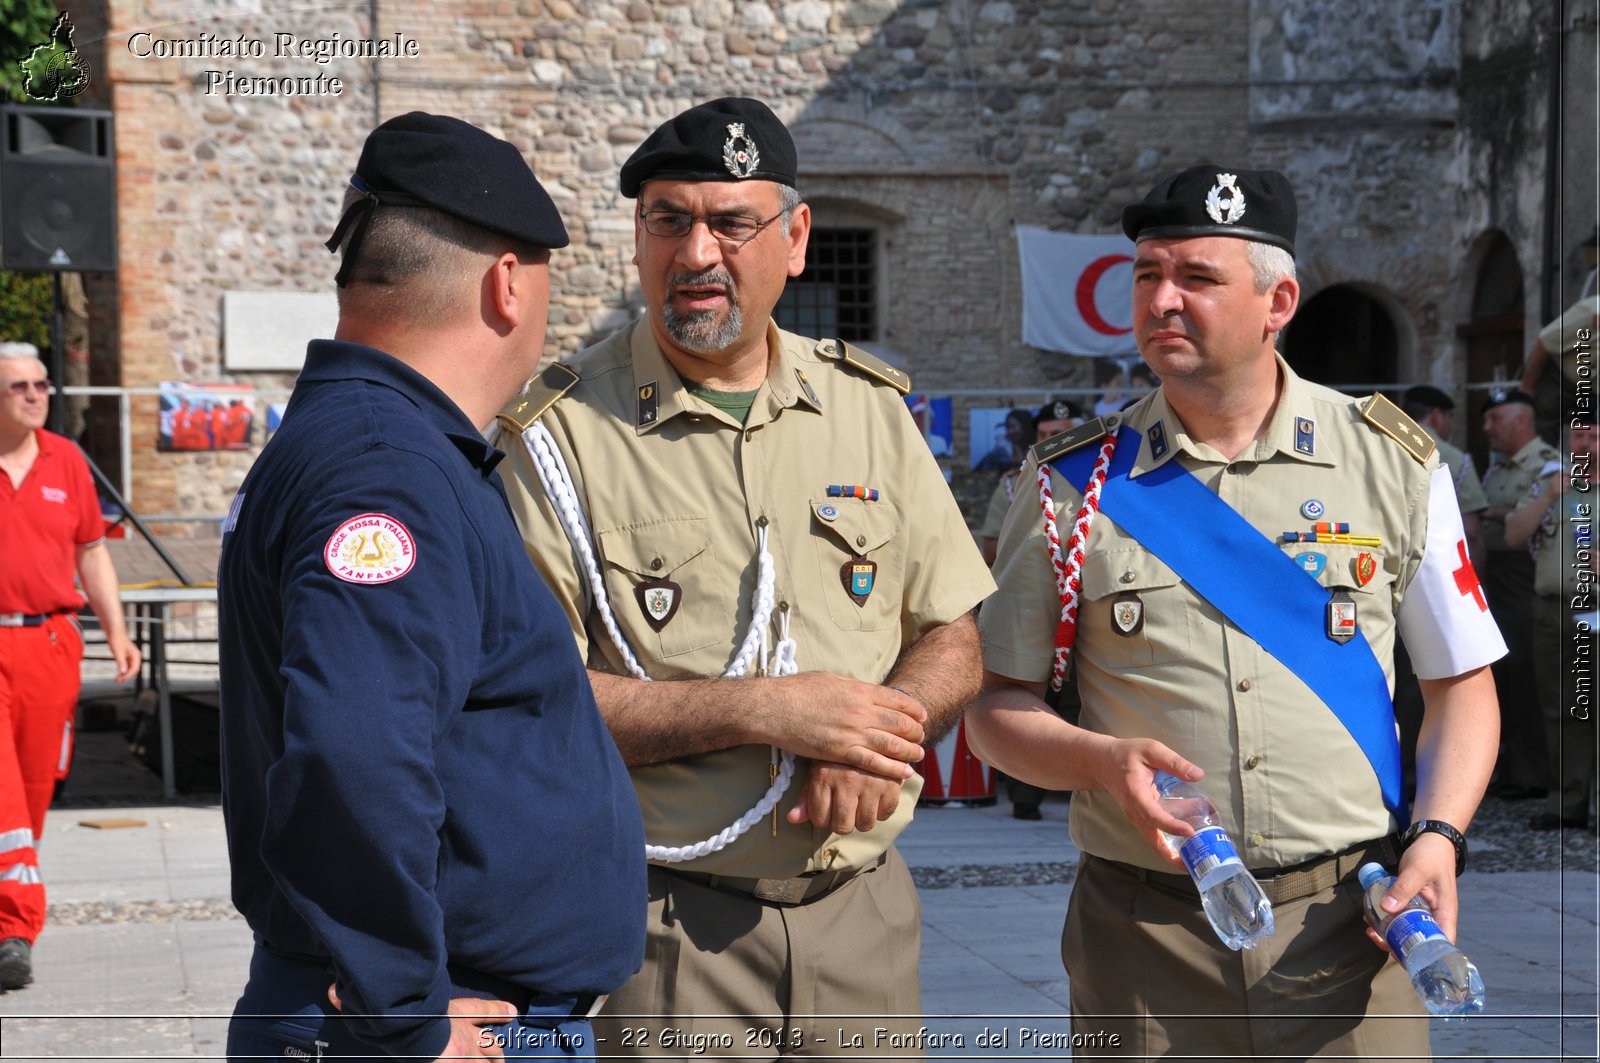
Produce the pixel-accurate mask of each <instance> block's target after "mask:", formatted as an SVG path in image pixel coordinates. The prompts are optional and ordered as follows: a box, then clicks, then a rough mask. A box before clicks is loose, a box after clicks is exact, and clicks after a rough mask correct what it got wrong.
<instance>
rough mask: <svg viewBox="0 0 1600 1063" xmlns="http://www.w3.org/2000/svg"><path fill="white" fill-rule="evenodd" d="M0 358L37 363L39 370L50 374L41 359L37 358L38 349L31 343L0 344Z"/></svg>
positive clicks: (13, 341) (12, 341)
mask: <svg viewBox="0 0 1600 1063" xmlns="http://www.w3.org/2000/svg"><path fill="white" fill-rule="evenodd" d="M0 358H3V359H6V360H8V361H13V360H14V361H18V362H21V361H32V362H37V363H39V368H40V369H43V370H44V371H45V372H46V373H49V372H50V367H49V366H47V365H45V364H44V359H43V358H40V357H39V348H37V347H35V346H34V345H33V344H31V343H23V342H21V341H20V340H11V341H8V342H4V343H0Z"/></svg>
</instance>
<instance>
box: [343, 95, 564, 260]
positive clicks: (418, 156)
mask: <svg viewBox="0 0 1600 1063" xmlns="http://www.w3.org/2000/svg"><path fill="white" fill-rule="evenodd" d="M350 184H351V186H352V187H354V188H355V189H356V190H357V191H358V192H361V193H362V194H363V195H364V196H365V197H366V198H365V199H364V200H363V201H362V202H360V203H355V204H352V205H351V207H350V209H349V210H348V211H346V212H345V216H344V217H343V218H341V219H340V220H339V226H338V228H337V229H335V230H334V234H333V237H332V238H331V239H330V240H329V241H328V249H329V250H330V251H337V250H338V247H339V243H340V242H341V241H342V239H343V238H344V234H345V231H346V229H347V228H348V227H349V226H350V224H351V223H352V222H353V221H355V220H357V219H359V220H360V221H361V222H363V224H360V225H358V226H357V228H356V231H355V234H354V236H352V238H351V241H350V246H349V248H348V249H347V250H346V252H345V259H344V260H345V267H344V268H342V269H340V271H339V284H340V286H341V287H342V286H343V285H344V284H345V282H346V281H347V280H348V279H349V278H348V270H349V267H350V265H351V264H352V263H353V262H354V260H355V255H356V251H357V250H358V249H359V247H360V241H361V237H362V236H364V235H365V232H366V226H365V224H364V222H365V220H366V219H367V217H368V215H369V212H370V211H372V210H375V209H376V208H378V207H383V206H392V207H432V208H433V209H435V210H438V211H441V212H443V213H445V214H448V215H450V216H451V217H452V218H459V219H460V220H461V221H464V222H467V223H468V224H470V225H476V226H477V227H478V228H480V229H485V230H487V231H489V232H492V233H499V234H500V235H501V236H507V237H510V238H511V239H513V240H516V241H519V242H521V243H523V244H527V245H529V246H531V247H542V248H557V247H566V246H567V242H568V237H567V228H566V226H565V225H563V224H562V223H561V212H560V211H558V210H556V205H555V203H553V202H552V201H551V199H550V195H549V193H547V192H546V191H545V190H544V186H542V185H541V184H539V179H538V178H537V177H535V176H534V175H533V171H532V170H530V169H529V168H528V163H527V160H525V159H524V158H523V157H522V153H521V152H519V151H518V150H517V149H516V148H514V147H513V146H511V145H510V144H508V143H506V142H505V141H504V140H501V139H499V138H498V137H493V136H490V135H489V134H488V133H485V132H484V131H483V130H481V129H479V128H478V127H477V126H474V125H469V124H467V123H466V122H463V121H462V120H461V119H459V118H450V117H447V116H445V115H438V114H425V113H423V112H422V111H412V112H411V113H409V114H403V115H400V116H399V117H398V118H391V119H389V120H388V121H387V122H385V123H383V124H382V125H380V126H379V127H378V128H376V129H374V130H373V131H372V132H371V133H369V134H368V135H367V142H366V144H365V145H364V146H363V147H362V149H361V159H360V161H359V162H357V163H356V172H355V175H354V176H353V177H351V178H350Z"/></svg>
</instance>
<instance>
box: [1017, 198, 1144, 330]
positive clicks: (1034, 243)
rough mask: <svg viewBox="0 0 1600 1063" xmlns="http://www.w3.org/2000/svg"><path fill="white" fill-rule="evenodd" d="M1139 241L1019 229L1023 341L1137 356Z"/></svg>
mask: <svg viewBox="0 0 1600 1063" xmlns="http://www.w3.org/2000/svg"><path fill="white" fill-rule="evenodd" d="M1133 251H1134V248H1133V241H1132V240H1129V239H1128V238H1127V237H1126V236H1079V235H1077V234H1075V233H1058V232H1053V231H1051V230H1049V229H1039V228H1035V227H1033V226H1029V225H1019V226H1017V253H1018V254H1019V255H1020V256H1021V258H1022V342H1024V343H1026V344H1029V345H1030V346H1033V347H1042V348H1043V349H1045V350H1047V351H1060V352H1062V353H1063V354H1084V355H1130V354H1137V353H1138V348H1137V347H1136V346H1135V345H1134V342H1133Z"/></svg>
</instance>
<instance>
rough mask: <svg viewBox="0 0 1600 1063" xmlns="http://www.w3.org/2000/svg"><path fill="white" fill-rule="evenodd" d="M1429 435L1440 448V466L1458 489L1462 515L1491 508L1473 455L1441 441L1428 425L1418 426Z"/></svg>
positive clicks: (1457, 495)
mask: <svg viewBox="0 0 1600 1063" xmlns="http://www.w3.org/2000/svg"><path fill="white" fill-rule="evenodd" d="M1418 427H1419V428H1421V429H1422V430H1423V431H1424V432H1426V433H1428V436H1429V438H1431V439H1432V440H1433V442H1434V444H1435V445H1436V446H1438V448H1439V464H1440V465H1443V466H1444V467H1445V468H1447V469H1449V470H1450V482H1451V483H1452V484H1454V485H1455V488H1456V501H1457V502H1458V503H1459V504H1460V506H1461V512H1462V513H1478V512H1481V511H1482V510H1485V509H1488V508H1489V500H1488V499H1487V498H1485V497H1484V494H1483V481H1482V480H1480V479H1479V478H1478V470H1477V468H1476V467H1475V466H1474V465H1473V464H1472V455H1470V454H1468V453H1467V452H1466V451H1464V450H1462V449H1461V448H1460V447H1458V446H1456V445H1455V444H1454V443H1451V442H1449V441H1448V440H1444V439H1440V438H1439V433H1437V432H1435V431H1434V430H1433V429H1431V428H1429V427H1428V426H1427V425H1418Z"/></svg>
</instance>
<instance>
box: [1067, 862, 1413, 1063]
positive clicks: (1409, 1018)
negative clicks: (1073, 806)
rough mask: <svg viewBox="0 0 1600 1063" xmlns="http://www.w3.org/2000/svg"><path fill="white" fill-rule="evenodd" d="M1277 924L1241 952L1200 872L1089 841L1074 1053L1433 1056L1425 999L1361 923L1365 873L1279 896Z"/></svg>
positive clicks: (1072, 952)
mask: <svg viewBox="0 0 1600 1063" xmlns="http://www.w3.org/2000/svg"><path fill="white" fill-rule="evenodd" d="M1272 914H1273V920H1274V925H1275V930H1274V933H1273V936H1272V937H1271V938H1269V939H1268V940H1266V941H1264V942H1262V943H1261V944H1260V945H1258V946H1256V948H1254V949H1250V950H1245V951H1240V952H1233V951H1230V950H1229V949H1228V947H1227V946H1226V945H1223V944H1222V943H1221V942H1220V941H1218V940H1217V936H1216V934H1215V933H1214V932H1213V931H1212V929H1211V924H1210V923H1209V922H1207V920H1206V917H1205V913H1204V912H1203V911H1202V910H1201V907H1200V898H1199V896H1198V895H1197V894H1196V893H1195V890H1194V888H1193V886H1192V885H1188V886H1187V888H1184V887H1181V886H1177V885H1172V884H1168V883H1166V882H1161V881H1157V880H1155V879H1154V878H1152V879H1151V880H1149V881H1145V880H1143V879H1142V878H1141V876H1140V875H1139V874H1138V872H1137V870H1136V869H1134V868H1130V867H1128V866H1127V865H1124V864H1119V863H1115V862H1112V861H1109V860H1101V859H1099V858H1097V857H1093V856H1090V855H1088V854H1084V856H1083V857H1082V859H1081V861H1080V863H1079V865H1078V876H1077V882H1076V884H1075V885H1074V886H1073V890H1072V900H1071V902H1070V903H1069V905H1068V907H1067V922H1066V927H1065V929H1064V930H1063V932H1062V938H1061V956H1062V959H1063V960H1064V961H1065V962H1066V966H1067V975H1068V977H1069V979H1070V985H1069V988H1068V993H1069V996H1070V998H1071V1002H1072V1032H1073V1035H1074V1037H1076V1038H1077V1039H1078V1040H1077V1042H1076V1043H1079V1044H1083V1045H1085V1046H1091V1047H1086V1048H1074V1049H1073V1058H1074V1059H1143V1058H1148V1057H1152V1056H1160V1055H1165V1054H1168V1053H1172V1054H1175V1055H1183V1056H1188V1057H1192V1058H1205V1059H1208V1060H1225V1059H1252V1058H1255V1057H1257V1056H1260V1057H1266V1058H1273V1057H1277V1058H1284V1059H1306V1058H1310V1057H1313V1056H1316V1057H1322V1058H1328V1057H1332V1058H1347V1059H1362V1060H1377V1059H1409V1060H1415V1059H1418V1058H1422V1059H1427V1058H1431V1050H1430V1048H1429V1040H1428V1023H1427V1019H1426V1012H1424V1010H1423V1008H1422V1004H1421V1002H1420V1001H1418V999H1417V996H1416V993H1415V992H1414V991H1413V990H1412V988H1411V982H1410V981H1409V980H1408V979H1407V978H1406V974H1405V970H1404V969H1403V968H1402V967H1401V966H1400V965H1399V964H1397V963H1393V962H1391V961H1390V959H1389V954H1388V953H1387V952H1384V951H1382V950H1381V949H1379V948H1378V947H1377V946H1376V945H1374V944H1373V943H1372V941H1371V940H1370V939H1369V938H1368V937H1367V936H1366V934H1365V933H1363V931H1362V927H1363V922H1362V915H1361V886H1360V884H1359V883H1357V882H1356V881H1355V878H1354V876H1350V877H1349V878H1347V879H1345V880H1344V881H1342V882H1340V883H1338V884H1337V885H1335V886H1333V887H1332V888H1330V889H1326V890H1323V891H1321V892H1320V893H1315V894H1313V895H1311V896H1309V897H1303V898H1301V899H1300V900H1296V901H1289V902H1286V903H1283V904H1278V905H1274V906H1273V910H1272Z"/></svg>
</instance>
